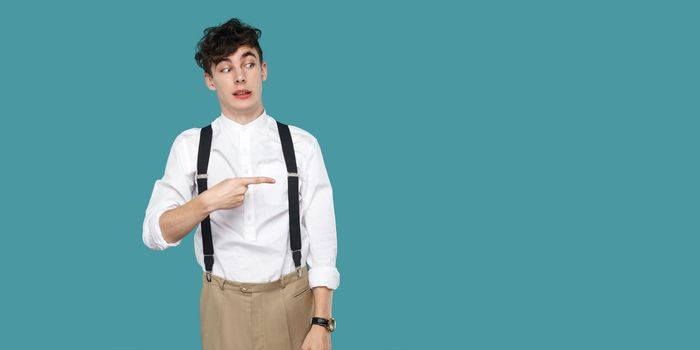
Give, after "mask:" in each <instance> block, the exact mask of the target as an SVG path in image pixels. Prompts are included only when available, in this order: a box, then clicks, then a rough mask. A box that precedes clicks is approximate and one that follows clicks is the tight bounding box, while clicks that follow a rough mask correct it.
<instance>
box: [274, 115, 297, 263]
mask: <svg viewBox="0 0 700 350" xmlns="http://www.w3.org/2000/svg"><path fill="white" fill-rule="evenodd" d="M277 130H278V131H279V134H280V140H282V152H283V153H284V162H285V163H286V165H287V184H288V191H287V194H288V196H289V244H290V246H291V248H292V258H293V259H294V266H295V267H296V269H297V273H301V270H300V267H301V227H300V222H299V175H298V174H297V162H296V157H295V156H294V143H293V142H292V135H291V133H290V132H289V126H288V125H286V124H284V123H280V122H279V121H277Z"/></svg>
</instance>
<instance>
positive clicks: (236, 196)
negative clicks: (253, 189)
mask: <svg viewBox="0 0 700 350" xmlns="http://www.w3.org/2000/svg"><path fill="white" fill-rule="evenodd" d="M262 183H275V179H273V178H271V177H265V176H255V177H233V178H228V179H225V180H223V181H221V182H219V183H218V184H216V185H214V186H213V187H212V188H209V189H207V190H206V191H204V192H203V193H202V196H205V195H206V200H207V203H208V205H209V207H210V208H211V211H214V210H219V209H232V208H236V207H239V206H241V205H242V204H243V200H244V199H245V193H246V192H247V191H248V185H254V184H262Z"/></svg>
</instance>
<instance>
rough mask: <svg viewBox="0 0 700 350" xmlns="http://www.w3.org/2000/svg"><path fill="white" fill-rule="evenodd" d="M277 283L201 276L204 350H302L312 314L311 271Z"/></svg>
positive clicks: (201, 325)
mask: <svg viewBox="0 0 700 350" xmlns="http://www.w3.org/2000/svg"><path fill="white" fill-rule="evenodd" d="M301 271H302V276H301V277H298V276H297V272H296V271H293V272H292V273H290V274H287V275H285V276H283V277H282V278H280V279H279V280H277V281H274V282H268V283H241V282H236V281H230V280H224V279H223V278H221V277H219V276H215V275H211V282H209V281H207V278H206V272H202V281H203V282H202V291H201V297H200V302H199V304H200V306H199V312H200V334H201V336H202V350H300V349H301V345H302V343H303V342H304V338H305V337H306V334H307V333H308V332H309V330H310V329H311V317H312V316H313V312H314V298H313V292H312V290H311V289H310V288H309V271H308V267H307V266H306V265H305V266H303V267H302V270H301Z"/></svg>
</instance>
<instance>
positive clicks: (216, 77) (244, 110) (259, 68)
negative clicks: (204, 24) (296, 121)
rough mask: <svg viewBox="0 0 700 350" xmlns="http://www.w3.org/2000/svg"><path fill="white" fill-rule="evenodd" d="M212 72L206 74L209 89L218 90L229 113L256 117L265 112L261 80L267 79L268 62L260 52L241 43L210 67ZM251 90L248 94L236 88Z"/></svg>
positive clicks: (222, 106) (225, 111) (223, 110)
mask: <svg viewBox="0 0 700 350" xmlns="http://www.w3.org/2000/svg"><path fill="white" fill-rule="evenodd" d="M211 72H212V75H209V74H207V73H206V72H205V73H204V80H205V82H206V84H207V88H209V90H212V91H216V95H217V97H218V98H219V104H220V105H221V110H222V112H224V114H226V115H228V116H245V117H255V116H257V115H259V114H260V113H262V110H263V102H262V82H263V81H265V79H267V63H266V62H262V63H261V62H260V57H259V56H258V51H257V50H255V49H254V48H252V47H250V46H241V47H239V48H238V50H236V52H234V53H233V54H231V55H230V56H228V57H227V58H226V59H224V60H223V61H221V62H219V63H218V64H216V65H212V67H211ZM241 89H243V90H248V91H250V93H249V94H247V95H240V96H238V94H236V91H237V90H241Z"/></svg>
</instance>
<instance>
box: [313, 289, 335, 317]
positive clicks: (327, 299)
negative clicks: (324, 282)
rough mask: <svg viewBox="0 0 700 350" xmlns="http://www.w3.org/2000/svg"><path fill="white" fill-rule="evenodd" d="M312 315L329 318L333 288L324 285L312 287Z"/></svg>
mask: <svg viewBox="0 0 700 350" xmlns="http://www.w3.org/2000/svg"><path fill="white" fill-rule="evenodd" d="M312 290H313V292H314V316H316V317H323V318H326V319H327V318H330V317H331V316H332V315H333V314H332V304H333V290H332V289H330V288H327V287H324V286H318V287H314V288H313V289H312Z"/></svg>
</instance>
